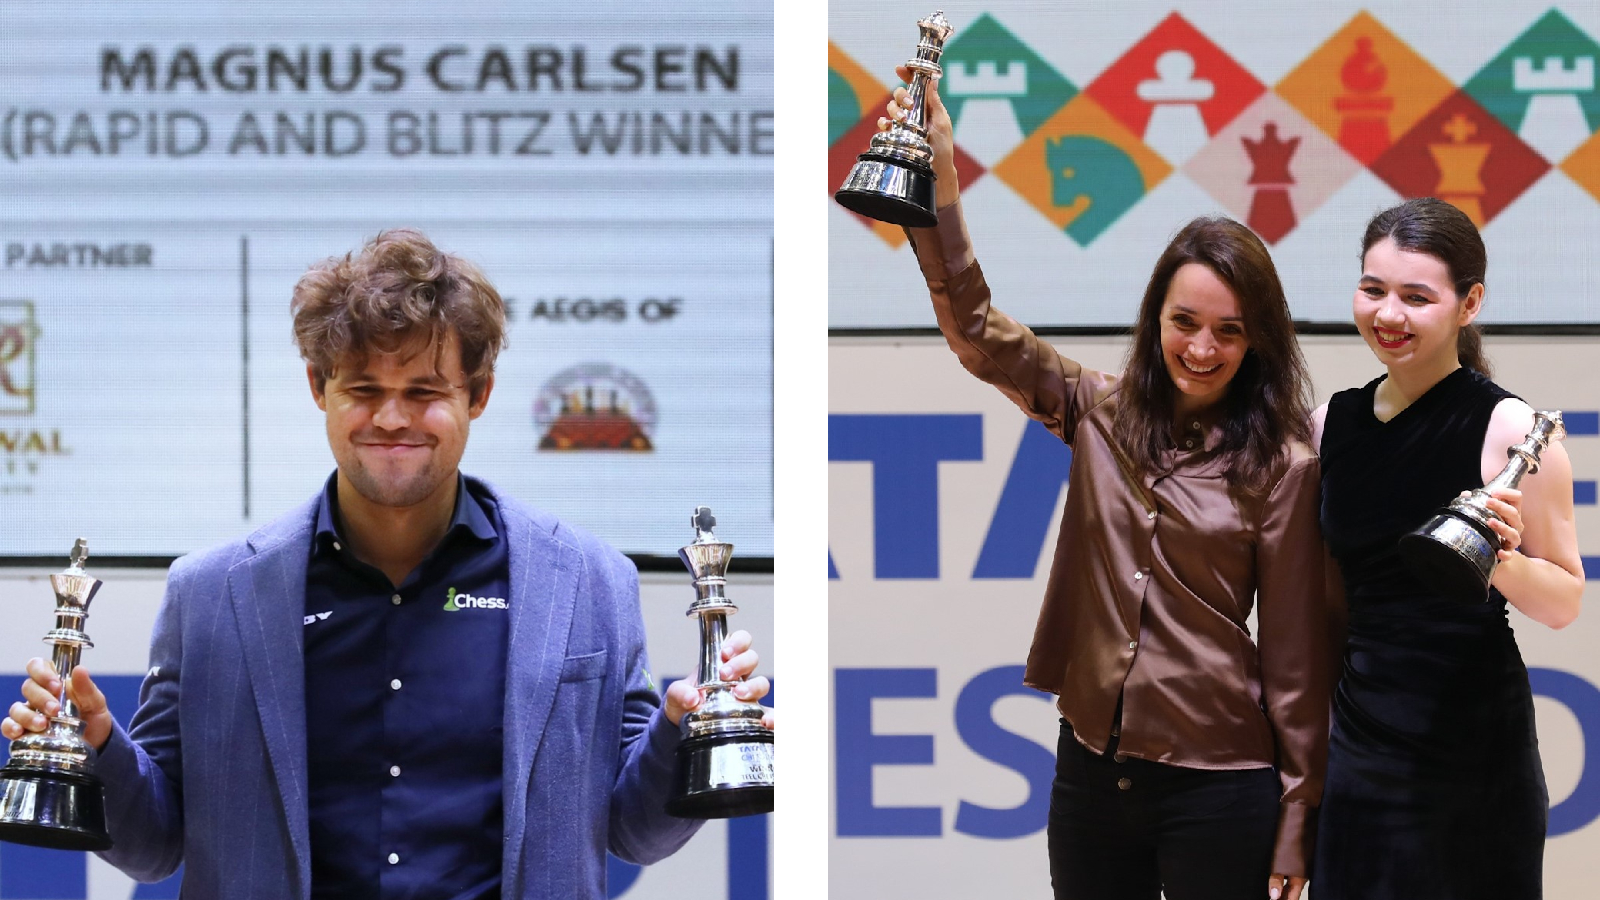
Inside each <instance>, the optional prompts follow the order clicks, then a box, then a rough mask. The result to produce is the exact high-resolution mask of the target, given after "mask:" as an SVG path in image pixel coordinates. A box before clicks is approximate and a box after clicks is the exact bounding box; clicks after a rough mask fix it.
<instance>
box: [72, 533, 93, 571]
mask: <svg viewBox="0 0 1600 900" xmlns="http://www.w3.org/2000/svg"><path fill="white" fill-rule="evenodd" d="M69 559H71V560H72V568H74V569H81V568H83V564H84V563H86V562H88V561H89V542H88V541H86V540H84V539H83V538H78V539H77V541H75V542H73V544H72V555H71V556H70V557H69Z"/></svg>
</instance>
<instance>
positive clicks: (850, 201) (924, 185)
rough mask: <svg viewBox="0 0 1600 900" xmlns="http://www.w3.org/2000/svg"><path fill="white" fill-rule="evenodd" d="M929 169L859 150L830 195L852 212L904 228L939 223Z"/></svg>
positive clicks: (932, 178)
mask: <svg viewBox="0 0 1600 900" xmlns="http://www.w3.org/2000/svg"><path fill="white" fill-rule="evenodd" d="M933 182H934V175H933V170H932V169H930V168H928V167H926V166H919V165H916V164H915V163H908V162H905V161H904V160H899V159H894V158H892V157H888V156H880V155H878V154H876V153H863V154H861V156H859V157H857V158H856V164H855V165H854V166H851V167H850V175H849V177H847V178H845V180H844V185H843V186H842V187H840V188H839V190H838V191H836V192H835V193H834V195H833V199H834V200H836V201H838V203H839V205H840V206H842V207H844V208H845V209H848V210H850V211H851V212H853V213H858V214H860V215H863V216H866V217H867V218H869V219H875V220H877V221H879V222H888V223H889V224H890V225H899V226H901V227H904V228H932V227H933V226H935V225H937V224H939V216H938V212H937V210H936V209H935V207H934V195H933Z"/></svg>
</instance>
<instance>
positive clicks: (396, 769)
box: [389, 766, 400, 778]
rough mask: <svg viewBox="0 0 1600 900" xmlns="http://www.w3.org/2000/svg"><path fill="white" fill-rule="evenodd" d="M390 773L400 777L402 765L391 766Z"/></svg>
mask: <svg viewBox="0 0 1600 900" xmlns="http://www.w3.org/2000/svg"><path fill="white" fill-rule="evenodd" d="M389 774H390V775H393V776H394V777H396V778H399V777H400V767H399V766H390V767H389Z"/></svg>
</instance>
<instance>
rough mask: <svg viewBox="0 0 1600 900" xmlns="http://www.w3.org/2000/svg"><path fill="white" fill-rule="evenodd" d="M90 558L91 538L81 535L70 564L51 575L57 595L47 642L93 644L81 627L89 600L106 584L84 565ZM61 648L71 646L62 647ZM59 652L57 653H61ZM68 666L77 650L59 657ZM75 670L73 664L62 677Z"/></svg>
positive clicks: (74, 647)
mask: <svg viewBox="0 0 1600 900" xmlns="http://www.w3.org/2000/svg"><path fill="white" fill-rule="evenodd" d="M88 561H89V542H88V541H86V540H84V539H83V538H78V539H77V541H76V542H74V543H73V545H72V555H71V557H70V559H69V562H68V565H67V567H66V568H65V569H64V570H62V571H60V572H58V573H56V574H54V575H51V576H50V589H51V590H52V591H54V592H55V595H56V627H55V628H53V629H51V630H50V631H49V632H48V633H46V634H45V636H44V640H45V641H46V642H59V643H60V644H67V645H71V648H72V649H77V648H78V647H93V646H94V643H93V642H92V641H90V640H89V636H88V635H87V634H84V633H83V631H82V628H83V620H84V619H85V618H87V617H88V615H89V601H91V600H93V599H94V595H95V594H97V593H99V591H100V586H101V585H102V584H104V582H102V581H101V580H100V579H98V578H96V577H94V576H93V575H90V574H89V573H88V572H85V571H84V569H83V564H84V563H86V562H88ZM60 649H61V650H66V649H68V648H67V647H61V648H60ZM62 655H63V654H62V653H59V652H58V653H57V656H58V657H60V656H62ZM64 662H65V663H66V664H67V665H68V666H70V665H72V664H75V663H76V662H77V658H76V655H75V654H68V655H67V658H66V659H61V658H58V659H56V660H55V663H56V665H57V667H58V668H60V667H61V665H62V664H63V663H64ZM70 674H72V673H71V671H70V668H69V669H68V670H67V671H63V672H61V676H62V677H63V678H65V677H67V676H68V675H70Z"/></svg>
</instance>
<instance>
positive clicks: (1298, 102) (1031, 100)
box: [828, 9, 1600, 247]
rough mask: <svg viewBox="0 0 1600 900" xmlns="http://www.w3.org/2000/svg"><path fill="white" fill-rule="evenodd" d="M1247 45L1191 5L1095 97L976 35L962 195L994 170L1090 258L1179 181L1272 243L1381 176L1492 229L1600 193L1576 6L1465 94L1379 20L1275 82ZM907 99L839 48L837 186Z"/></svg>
mask: <svg viewBox="0 0 1600 900" xmlns="http://www.w3.org/2000/svg"><path fill="white" fill-rule="evenodd" d="M1035 37H1037V38H1038V39H1040V40H1043V39H1045V36H1043V35H1038V36H1035ZM1232 50H1233V52H1230V51H1229V50H1226V49H1224V48H1222V47H1221V46H1219V45H1218V44H1216V43H1215V42H1213V41H1212V40H1211V39H1210V38H1208V37H1207V36H1206V35H1205V34H1203V33H1202V32H1201V31H1200V30H1199V29H1198V28H1196V27H1195V26H1194V25H1193V24H1192V23H1190V22H1189V21H1188V20H1187V19H1185V18H1184V17H1183V16H1182V15H1180V14H1179V13H1176V12H1174V13H1172V14H1171V15H1169V16H1167V17H1166V18H1165V19H1163V20H1162V21H1161V22H1160V23H1159V24H1157V25H1156V27H1155V28H1153V29H1152V30H1151V31H1150V32H1148V33H1147V34H1145V35H1144V36H1143V37H1142V38H1140V39H1139V40H1138V41H1136V42H1135V43H1134V44H1133V46H1132V47H1130V48H1129V49H1128V50H1127V51H1126V52H1124V53H1122V54H1120V55H1118V56H1117V57H1116V58H1115V59H1114V60H1113V61H1112V62H1111V64H1110V65H1109V66H1107V67H1106V68H1105V70H1104V71H1102V72H1101V73H1100V74H1099V75H1097V76H1096V77H1095V78H1094V79H1093V80H1092V81H1090V82H1089V83H1088V85H1087V86H1086V87H1084V88H1083V89H1082V90H1081V91H1080V90H1079V89H1078V88H1077V87H1076V86H1075V85H1073V84H1072V83H1071V82H1069V81H1068V80H1067V79H1066V78H1065V77H1064V76H1062V75H1061V74H1059V73H1058V72H1056V71H1055V70H1054V69H1053V68H1051V67H1050V65H1049V64H1048V63H1047V62H1045V61H1044V59H1042V58H1041V57H1040V56H1039V55H1038V54H1037V53H1036V52H1034V51H1033V50H1032V49H1030V48H1029V47H1028V45H1027V44H1026V43H1025V42H1024V41H1023V39H1022V38H1020V37H1018V36H1017V35H1016V34H1015V33H1013V32H1012V31H1011V30H1010V29H1008V28H1007V27H1006V26H1004V25H1002V24H1001V23H1000V21H999V20H998V19H997V18H996V17H995V16H993V15H991V14H989V13H982V14H981V15H979V16H978V17H977V18H976V19H975V20H973V21H972V22H970V23H965V24H960V25H959V27H958V30H957V32H956V35H955V36H954V38H952V40H951V41H950V43H949V44H948V45H947V46H946V48H945V52H944V56H943V58H942V60H941V62H942V64H943V66H944V78H943V81H942V82H941V84H940V90H941V92H942V93H941V96H942V97H943V98H944V100H945V103H946V106H947V107H948V108H949V110H950V114H951V117H952V119H953V121H954V124H955V139H956V144H957V151H956V152H957V162H958V165H957V169H958V171H959V173H960V177H961V183H962V187H963V188H966V187H968V186H969V185H970V184H971V183H972V182H973V181H975V180H976V179H977V178H979V177H980V176H982V175H983V174H984V173H985V172H986V171H992V172H993V173H994V174H995V176H996V177H997V178H998V179H999V180H1000V181H1002V182H1004V183H1005V185H1006V186H1007V187H1008V188H1010V189H1011V190H1012V191H1013V192H1014V193H1015V194H1016V195H1017V196H1019V197H1021V198H1022V199H1023V200H1025V201H1026V202H1027V203H1028V205H1030V206H1032V207H1033V208H1034V209H1035V210H1036V211H1037V212H1038V213H1039V214H1040V215H1042V216H1043V217H1044V218H1045V219H1046V220H1048V221H1049V222H1050V223H1051V224H1052V225H1053V226H1054V227H1055V228H1057V229H1059V230H1060V231H1061V232H1062V233H1063V234H1065V235H1066V236H1067V237H1069V238H1071V239H1072V240H1073V241H1074V242H1076V243H1077V244H1079V245H1081V246H1085V247H1087V246H1088V245H1090V244H1092V243H1094V242H1095V241H1097V240H1099V239H1100V238H1101V236H1103V235H1104V234H1106V233H1107V232H1108V231H1109V230H1111V229H1113V228H1114V227H1115V225H1116V223H1117V222H1118V221H1119V220H1120V219H1121V218H1122V217H1123V215H1124V214H1125V213H1127V212H1128V211H1129V210H1131V209H1132V208H1133V207H1134V206H1136V205H1137V204H1138V203H1139V202H1140V201H1141V200H1142V199H1143V198H1144V197H1145V196H1146V195H1148V194H1149V193H1150V192H1151V191H1152V190H1153V189H1154V188H1155V187H1156V186H1157V184H1158V183H1160V182H1161V181H1163V180H1164V179H1166V178H1167V177H1169V175H1171V174H1172V173H1174V172H1175V171H1176V172H1178V173H1181V175H1182V176H1183V177H1185V178H1186V179H1187V180H1188V181H1190V182H1192V183H1193V184H1196V185H1198V186H1200V187H1201V188H1203V189H1204V190H1205V191H1206V192H1207V193H1209V194H1210V195H1211V196H1212V197H1213V198H1214V199H1216V200H1217V201H1218V202H1219V203H1221V204H1222V206H1223V207H1224V208H1226V210H1227V211H1228V212H1229V213H1230V214H1232V215H1233V216H1235V217H1237V218H1238V219H1240V220H1241V221H1244V222H1246V223H1247V224H1249V225H1250V227H1251V228H1253V229H1254V230H1255V231H1256V232H1257V233H1258V234H1259V235H1261V237H1262V238H1263V239H1264V240H1266V241H1267V242H1268V243H1273V244H1276V243H1278V242H1279V241H1281V240H1283V239H1284V238H1286V237H1288V236H1289V235H1290V234H1292V233H1293V232H1294V231H1295V228H1296V227H1297V226H1298V225H1299V223H1300V222H1302V221H1304V220H1305V219H1306V218H1307V217H1308V216H1310V215H1311V214H1312V213H1313V212H1314V211H1316V210H1317V209H1318V208H1320V207H1321V206H1322V205H1323V204H1324V203H1326V202H1328V201H1329V200H1330V199H1332V198H1333V197H1334V195H1336V194H1337V193H1338V192H1339V191H1341V190H1342V189H1343V188H1344V187H1345V186H1346V185H1347V184H1348V183H1349V182H1350V181H1351V180H1352V179H1354V178H1355V176H1356V175H1357V174H1359V173H1360V172H1361V171H1362V170H1363V169H1365V170H1367V171H1369V172H1371V173H1372V174H1373V175H1374V176H1376V177H1377V178H1379V179H1380V180H1382V181H1383V182H1384V183H1385V184H1387V185H1388V186H1389V187H1390V188H1392V189H1393V190H1394V191H1395V192H1396V193H1398V194H1400V195H1401V196H1402V197H1439V198H1441V199H1443V200H1446V201H1448V202H1450V203H1453V204H1455V205H1456V206H1457V207H1459V208H1460V209H1461V210H1462V211H1464V212H1466V213H1467V215H1468V216H1470V217H1471V218H1472V219H1473V221H1475V222H1476V223H1477V224H1478V225H1479V226H1480V227H1482V226H1484V225H1487V224H1488V223H1489V222H1491V221H1493V220H1494V219H1495V217H1496V216H1498V215H1499V214H1500V213H1501V212H1503V211H1504V210H1505V209H1506V208H1508V207H1509V206H1511V205H1512V204H1513V203H1516V202H1518V201H1519V200H1520V199H1521V198H1522V197H1524V196H1525V195H1526V194H1527V193H1528V190H1529V189H1530V188H1531V187H1533V186H1534V185H1535V184H1537V183H1539V182H1540V181H1541V180H1542V179H1544V178H1545V177H1546V176H1548V175H1549V174H1550V172H1551V170H1553V169H1557V168H1559V169H1560V170H1562V172H1564V173H1565V174H1566V175H1567V176H1568V177H1570V178H1571V179H1572V181H1573V182H1575V183H1576V184H1578V185H1579V186H1580V187H1582V188H1583V189H1584V190H1585V191H1587V192H1588V193H1589V194H1590V195H1591V196H1592V197H1594V199H1595V200H1597V201H1600V83H1597V80H1596V79H1597V76H1596V69H1597V68H1600V43H1597V42H1596V41H1595V40H1594V38H1592V37H1591V36H1590V35H1588V34H1587V33H1585V32H1584V31H1583V29H1581V28H1579V27H1578V26H1577V25H1575V24H1573V22H1572V21H1571V20H1570V19H1569V18H1567V16H1566V15H1564V14H1563V13H1562V12H1561V11H1560V10H1558V9H1551V10H1549V11H1547V12H1545V13H1543V14H1542V15H1539V16H1538V18H1537V19H1536V20H1535V21H1533V23H1532V24H1531V25H1530V26H1529V27H1528V28H1527V29H1526V30H1525V31H1523V32H1522V33H1521V34H1520V35H1518V36H1517V37H1515V38H1514V39H1512V40H1511V42H1510V43H1509V44H1507V45H1506V46H1505V47H1504V48H1503V49H1502V50H1501V51H1500V52H1499V54H1498V55H1496V56H1495V57H1494V58H1493V59H1492V60H1490V62H1489V63H1488V64H1486V65H1485V66H1484V67H1483V68H1482V69H1480V70H1479V71H1478V72H1477V73H1475V74H1474V75H1472V76H1471V77H1470V78H1468V79H1467V80H1466V81H1465V82H1464V83H1463V84H1460V85H1456V84H1453V83H1452V82H1451V81H1450V79H1449V78H1447V77H1446V76H1445V75H1444V74H1443V73H1441V72H1440V71H1439V69H1438V68H1436V67H1435V66H1434V64H1433V63H1431V62H1429V61H1428V60H1426V59H1424V58H1423V57H1422V56H1421V55H1420V54H1419V53H1417V51H1416V50H1414V49H1412V48H1411V47H1410V46H1408V45H1407V44H1406V43H1405V42H1404V41H1403V40H1401V39H1400V38H1399V37H1397V36H1396V35H1395V34H1394V33H1393V32H1392V31H1390V30H1389V29H1388V28H1387V27H1386V26H1385V25H1383V23H1381V22H1379V21H1378V19H1377V18H1375V17H1374V16H1373V15H1372V14H1370V13H1368V12H1364V11H1363V12H1359V13H1357V14H1356V15H1355V16H1353V17H1352V18H1351V19H1350V20H1349V21H1348V22H1346V23H1345V25H1344V26H1343V27H1341V28H1340V29H1339V30H1338V31H1336V32H1334V34H1333V35H1332V36H1330V37H1329V38H1328V39H1327V40H1326V41H1325V42H1323V43H1322V44H1321V45H1320V46H1319V47H1317V49H1316V50H1314V51H1313V52H1312V53H1311V54H1310V55H1309V56H1307V57H1306V58H1305V59H1304V60H1302V61H1301V62H1300V63H1299V64H1298V65H1295V66H1294V67H1293V68H1292V69H1291V70H1290V71H1289V73H1288V74H1287V75H1286V76H1284V77H1283V78H1282V80H1280V81H1279V82H1278V83H1277V84H1276V85H1272V86H1271V87H1270V88H1269V87H1268V86H1267V85H1265V84H1263V83H1262V82H1261V81H1260V80H1259V79H1258V78H1257V77H1256V76H1255V75H1254V74H1252V72H1251V70H1252V68H1253V67H1255V68H1258V70H1260V69H1269V68H1276V66H1277V63H1276V61H1275V60H1272V61H1269V60H1268V56H1270V52H1269V51H1270V48H1266V47H1263V48H1262V51H1261V53H1260V54H1259V56H1260V59H1259V60H1257V59H1255V58H1253V57H1255V56H1257V55H1258V54H1255V53H1252V50H1251V48H1248V47H1235V48H1232ZM1258 62H1259V63H1260V65H1259V66H1257V65H1256V64H1257V63H1258ZM888 96H889V89H888V88H887V87H885V86H884V85H882V84H881V83H880V82H878V81H876V80H875V79H874V78H873V77H872V76H871V75H870V74H868V73H867V72H866V71H865V70H864V69H863V68H862V67H861V66H860V65H859V64H858V63H856V62H855V61H854V60H852V59H850V58H849V57H848V56H847V55H846V54H845V53H844V51H843V50H841V49H840V48H839V47H837V46H833V45H830V46H829V53H828V113H829V119H828V137H829V144H830V147H831V150H830V158H829V162H830V173H829V174H830V178H831V182H830V186H829V190H830V191H831V190H833V189H834V188H835V187H837V186H838V184H839V183H840V181H841V180H842V178H843V174H844V171H845V170H846V169H847V167H848V165H849V162H850V161H852V160H853V159H854V157H855V154H857V153H859V152H861V151H862V150H864V149H865V148H866V145H867V140H868V139H869V138H870V137H871V134H872V133H873V131H875V130H876V128H877V120H878V117H879V116H881V115H883V107H884V103H885V102H886V101H887V99H888ZM841 167H844V168H841ZM835 175H837V176H838V177H832V176H835ZM868 224H869V225H871V226H872V227H873V230H874V231H875V232H876V233H877V234H878V235H879V236H880V237H882V238H883V239H884V240H885V241H887V242H888V243H889V244H890V245H891V246H896V247H898V246H899V245H900V244H902V243H904V241H905V238H904V235H903V234H901V232H900V229H897V228H895V229H891V228H888V227H887V226H883V225H882V224H881V223H868Z"/></svg>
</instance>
